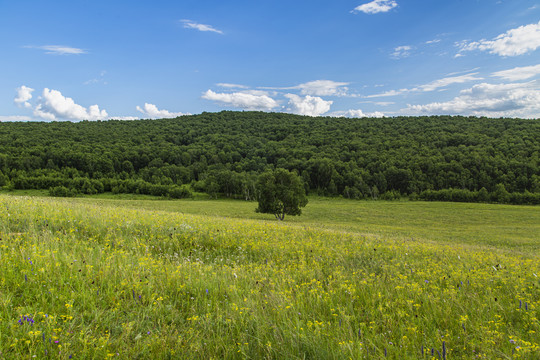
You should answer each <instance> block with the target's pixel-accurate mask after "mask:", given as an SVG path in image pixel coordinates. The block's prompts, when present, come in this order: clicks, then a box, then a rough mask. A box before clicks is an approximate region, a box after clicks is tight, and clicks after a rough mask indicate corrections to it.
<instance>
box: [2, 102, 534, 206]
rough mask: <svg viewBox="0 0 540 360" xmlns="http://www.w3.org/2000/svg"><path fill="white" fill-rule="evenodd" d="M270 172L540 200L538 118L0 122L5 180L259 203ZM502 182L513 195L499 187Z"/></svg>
mask: <svg viewBox="0 0 540 360" xmlns="http://www.w3.org/2000/svg"><path fill="white" fill-rule="evenodd" d="M273 169H286V170H289V171H293V172H296V173H297V174H298V175H299V176H300V177H301V179H302V182H303V186H304V187H305V190H306V192H308V193H312V194H314V193H315V194H319V195H325V196H343V197H346V198H351V199H381V198H382V199H395V198H400V197H402V196H409V197H411V198H413V199H416V198H418V199H425V200H443V201H495V202H507V203H530V204H534V203H540V122H539V121H538V120H523V119H506V118H501V119H490V118H477V117H461V116H424V117H393V118H382V119H372V118H360V119H349V118H331V117H306V116H298V115H292V114H284V113H264V112H233V111H224V112H219V113H202V114H199V115H192V116H182V117H179V118H175V119H161V120H137V121H119V120H111V121H97V122H89V121H82V122H78V123H72V122H51V123H45V122H29V123H0V186H3V187H7V188H14V189H51V194H53V195H54V194H57V195H59V196H75V195H77V194H80V193H84V194H94V193H100V192H116V193H141V194H151V195H158V196H166V197H172V198H180V197H186V196H190V194H191V192H192V191H200V192H206V193H208V194H210V195H211V196H212V197H217V196H226V197H231V198H242V199H246V200H253V199H255V197H256V194H255V192H256V183H257V179H258V177H259V176H260V174H262V173H264V172H265V171H266V170H273ZM503 188H504V192H505V193H508V194H509V196H499V195H500V193H501V191H502V189H503ZM486 193H487V197H486V196H484V195H485V194H486ZM479 194H481V195H479ZM519 194H521V195H519Z"/></svg>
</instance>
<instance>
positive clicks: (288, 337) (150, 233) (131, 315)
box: [0, 196, 540, 359]
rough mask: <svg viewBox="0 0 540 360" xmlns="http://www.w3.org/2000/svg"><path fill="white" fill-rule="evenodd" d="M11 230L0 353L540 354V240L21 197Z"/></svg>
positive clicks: (2, 204)
mask: <svg viewBox="0 0 540 360" xmlns="http://www.w3.org/2000/svg"><path fill="white" fill-rule="evenodd" d="M0 238H1V240H0V358H6V359H11V358H32V357H33V356H34V355H35V356H36V357H37V358H45V357H47V356H48V357H50V358H65V359H68V358H70V357H71V358H85V359H86V358H97V359H101V358H125V359H149V358H152V359H167V358H188V359H189V358H197V359H199V358H201V359H202V358H204V359H212V358H215V359H222V358H257V359H258V358H267V359H285V358H288V359H294V358H329V359H332V358H336V359H341V358H343V359H348V358H353V359H358V358H370V359H371V358H384V357H385V356H386V357H387V358H394V359H408V358H410V359H417V358H423V357H424V358H432V353H433V356H434V357H435V358H438V357H439V354H440V356H441V358H443V357H445V358H448V359H455V358H466V359H470V358H486V359H494V358H502V359H504V358H524V359H537V358H538V357H539V356H540V348H539V341H538V339H539V335H538V334H539V332H540V322H539V320H538V318H539V313H540V290H539V286H540V281H539V279H538V275H540V261H539V259H540V256H539V255H538V254H536V253H534V252H531V253H516V254H512V253H511V252H509V251H507V250H505V251H498V250H496V249H494V248H493V247H492V246H491V247H486V248H482V247H479V246H477V244H476V245H475V246H469V245H467V244H455V245H453V246H450V245H441V244H440V243H439V244H437V243H435V242H430V241H421V240H405V239H404V238H403V237H397V238H391V237H382V236H371V235H370V236H368V235H360V234H356V233H354V232H343V231H336V230H324V229H320V228H316V227H311V226H297V225H295V226H291V225H287V224H277V223H274V222H264V221H255V220H242V219H228V218H222V217H211V216H200V215H183V214H180V213H173V212H164V211H153V210H140V209H128V208H125V207H118V206H114V204H109V205H103V204H101V205H96V204H90V203H89V204H84V203H77V202H74V201H70V200H57V199H40V198H25V197H10V196H0ZM443 348H444V350H443Z"/></svg>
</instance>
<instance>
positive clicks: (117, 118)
mask: <svg viewBox="0 0 540 360" xmlns="http://www.w3.org/2000/svg"><path fill="white" fill-rule="evenodd" d="M140 119H141V118H140V117H139V116H111V117H109V118H108V119H107V120H140Z"/></svg>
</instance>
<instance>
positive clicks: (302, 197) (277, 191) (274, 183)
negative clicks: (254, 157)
mask: <svg viewBox="0 0 540 360" xmlns="http://www.w3.org/2000/svg"><path fill="white" fill-rule="evenodd" d="M256 189H257V201H258V202H259V206H258V207H257V209H256V210H255V211H256V212H259V213H264V214H274V216H275V217H276V218H277V219H279V220H283V219H284V218H285V215H300V214H302V209H301V208H302V207H305V206H306V205H307V203H308V199H307V197H306V194H305V191H304V185H303V184H302V179H301V178H300V177H299V176H298V175H296V174H295V173H293V172H290V171H287V170H285V169H276V170H274V171H266V172H264V173H262V174H261V175H260V176H259V178H258V180H257V185H256Z"/></svg>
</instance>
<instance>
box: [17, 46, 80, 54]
mask: <svg viewBox="0 0 540 360" xmlns="http://www.w3.org/2000/svg"><path fill="white" fill-rule="evenodd" d="M25 47H27V48H30V49H41V50H45V54H50V55H80V54H86V51H85V50H83V49H79V48H75V47H71V46H63V45H43V46H31V45H29V46H25Z"/></svg>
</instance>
